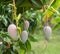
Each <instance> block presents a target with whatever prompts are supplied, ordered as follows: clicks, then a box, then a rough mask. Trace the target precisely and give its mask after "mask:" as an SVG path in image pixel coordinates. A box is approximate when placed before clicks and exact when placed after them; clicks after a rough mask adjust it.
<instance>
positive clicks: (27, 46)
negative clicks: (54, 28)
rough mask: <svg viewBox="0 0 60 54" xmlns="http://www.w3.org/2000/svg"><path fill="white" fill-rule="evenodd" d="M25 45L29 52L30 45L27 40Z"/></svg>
mask: <svg viewBox="0 0 60 54" xmlns="http://www.w3.org/2000/svg"><path fill="white" fill-rule="evenodd" d="M25 45H26V50H27V51H30V50H31V44H30V42H29V40H27V42H26V43H25Z"/></svg>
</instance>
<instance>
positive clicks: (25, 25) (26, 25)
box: [24, 20, 30, 30]
mask: <svg viewBox="0 0 60 54" xmlns="http://www.w3.org/2000/svg"><path fill="white" fill-rule="evenodd" d="M29 25H30V23H29V21H28V20H25V21H24V30H28V28H29Z"/></svg>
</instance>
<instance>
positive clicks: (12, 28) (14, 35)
mask: <svg viewBox="0 0 60 54" xmlns="http://www.w3.org/2000/svg"><path fill="white" fill-rule="evenodd" d="M8 34H9V36H11V37H12V38H13V39H14V40H17V38H18V36H17V29H16V25H14V24H10V25H9V26H8Z"/></svg>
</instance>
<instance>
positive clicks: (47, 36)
mask: <svg viewBox="0 0 60 54" xmlns="http://www.w3.org/2000/svg"><path fill="white" fill-rule="evenodd" d="M43 31H44V37H45V39H46V40H50V36H51V34H52V29H51V27H50V26H45V27H44V30H43Z"/></svg>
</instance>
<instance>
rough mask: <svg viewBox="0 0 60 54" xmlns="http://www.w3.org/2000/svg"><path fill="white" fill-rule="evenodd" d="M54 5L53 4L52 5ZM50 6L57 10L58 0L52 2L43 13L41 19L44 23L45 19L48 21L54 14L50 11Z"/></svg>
mask: <svg viewBox="0 0 60 54" xmlns="http://www.w3.org/2000/svg"><path fill="white" fill-rule="evenodd" d="M53 3H54V4H53ZM51 6H52V7H53V8H54V9H55V10H57V9H58V8H59V7H60V0H52V2H51V3H50V5H49V7H48V9H47V10H46V11H45V15H44V17H43V22H46V21H47V19H50V18H51V16H52V15H53V14H54V13H53V12H52V11H51V10H50V9H51Z"/></svg>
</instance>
